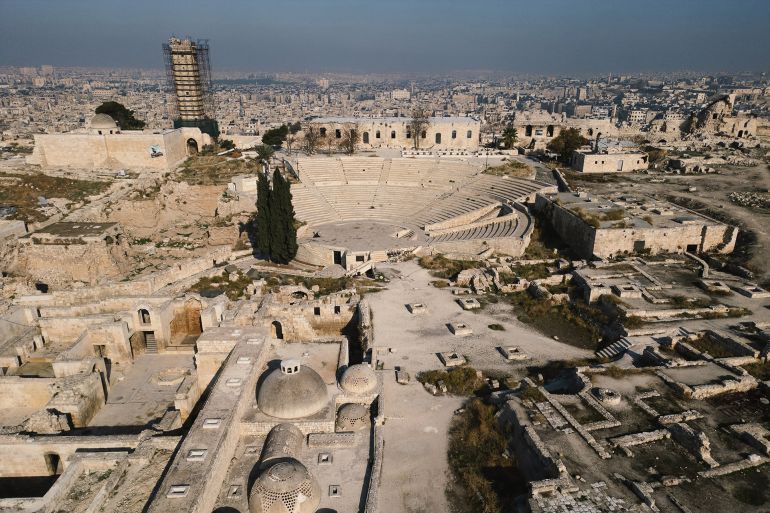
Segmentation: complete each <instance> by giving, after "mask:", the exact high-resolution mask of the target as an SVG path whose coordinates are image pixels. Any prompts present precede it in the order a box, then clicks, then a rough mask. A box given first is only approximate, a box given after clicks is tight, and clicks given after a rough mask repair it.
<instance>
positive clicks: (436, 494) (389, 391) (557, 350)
mask: <svg viewBox="0 0 770 513" xmlns="http://www.w3.org/2000/svg"><path fill="white" fill-rule="evenodd" d="M378 270H380V271H384V272H386V273H387V274H393V275H394V276H393V278H392V279H391V282H390V283H389V284H388V285H389V286H388V288H387V289H386V290H384V291H382V292H377V293H375V294H371V295H369V296H367V297H368V300H369V301H370V303H371V305H372V312H373V315H374V327H375V333H374V340H375V347H376V348H377V351H378V353H377V358H379V359H380V360H381V361H383V362H384V365H385V369H386V370H390V371H393V370H394V369H395V367H403V368H404V369H405V370H406V371H408V372H409V373H410V374H411V376H412V380H411V382H410V384H409V385H405V386H404V385H398V384H397V383H396V382H395V376H394V374H392V373H388V374H386V376H387V377H386V379H385V383H384V387H385V390H384V397H385V411H384V414H385V425H384V436H385V452H384V459H383V469H382V486H381V488H380V494H381V495H380V499H379V504H380V508H381V510H382V511H383V512H384V513H389V512H393V513H395V512H398V513H404V512H414V513H417V512H434V511H435V512H438V511H448V507H447V504H446V500H445V497H444V489H445V487H446V482H447V481H446V480H447V473H448V465H447V457H446V454H447V429H448V427H449V423H450V421H451V419H452V414H453V411H454V410H455V409H456V408H458V407H459V406H460V405H461V404H462V402H463V400H464V398H461V397H451V396H445V397H433V396H431V395H430V394H428V392H426V391H425V390H424V389H423V387H422V386H421V385H420V384H419V383H417V382H416V380H415V379H414V377H415V376H416V375H417V373H418V372H420V371H424V370H432V369H439V368H442V367H443V366H442V365H441V363H440V362H439V360H438V358H437V357H436V354H435V353H436V352H439V351H447V350H456V351H458V352H460V353H461V354H464V355H466V356H467V358H468V360H469V362H470V365H472V366H474V367H476V368H478V369H483V370H489V371H494V372H497V373H517V372H519V373H520V372H522V371H523V367H524V366H525V365H526V364H510V363H508V362H506V361H505V360H504V359H503V358H502V356H501V355H500V354H499V353H498V352H497V350H496V347H497V346H499V345H517V346H519V347H520V348H521V349H522V350H523V351H524V352H526V353H528V354H530V355H532V356H533V357H534V358H536V359H551V360H561V359H571V358H581V357H586V356H590V353H589V352H588V351H584V350H580V349H577V348H574V347H571V346H567V345H565V344H561V343H559V342H556V341H554V340H551V339H549V338H546V337H543V336H542V335H539V334H537V333H534V332H532V331H529V330H527V329H526V328H525V327H523V326H522V325H520V324H518V323H517V322H516V321H515V320H514V319H512V318H511V317H510V315H509V314H508V315H503V314H500V313H498V314H496V315H494V314H491V313H490V312H488V311H482V312H479V313H474V312H466V311H464V310H462V309H461V308H460V306H459V305H458V304H457V303H456V302H455V299H456V298H455V296H453V295H452V294H451V293H450V292H449V291H448V290H446V289H437V288H435V287H433V286H431V285H430V282H431V281H433V280H435V278H434V277H433V276H431V275H430V274H429V273H428V271H426V270H424V269H422V268H421V267H419V266H418V265H417V264H416V263H415V262H412V261H410V262H404V263H401V264H396V265H380V266H378ZM414 302H421V303H424V304H426V305H427V306H428V311H427V312H426V313H425V314H421V315H412V314H410V313H409V312H408V310H407V309H406V308H405V306H404V305H405V304H406V303H414ZM449 322H464V323H465V324H467V325H468V326H470V327H471V328H472V329H473V331H474V334H473V335H471V336H468V337H456V336H454V335H452V334H451V333H450V332H449V330H448V329H447V327H446V324H447V323H449ZM489 324H502V325H503V326H505V331H493V330H490V329H489V328H488V327H487V326H488V325H489ZM385 348H391V349H392V351H393V352H386V351H387V350H386V349H385ZM428 480H432V481H433V483H432V484H431V485H427V484H426V483H427V481H428Z"/></svg>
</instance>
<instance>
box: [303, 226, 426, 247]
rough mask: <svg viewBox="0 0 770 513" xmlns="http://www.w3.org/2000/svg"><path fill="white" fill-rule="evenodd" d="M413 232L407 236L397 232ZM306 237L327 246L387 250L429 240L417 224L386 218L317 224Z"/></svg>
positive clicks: (412, 245) (416, 244) (417, 244)
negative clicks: (410, 224) (388, 220)
mask: <svg viewBox="0 0 770 513" xmlns="http://www.w3.org/2000/svg"><path fill="white" fill-rule="evenodd" d="M404 231H412V232H413V234H412V235H410V236H407V237H401V238H399V237H397V236H396V233H398V232H404ZM312 233H317V234H318V237H314V236H312V235H311V236H310V237H308V239H306V240H312V241H313V242H314V243H317V244H322V245H325V246H334V247H343V248H347V249H348V250H350V251H380V250H386V249H398V248H411V247H414V246H419V245H421V244H423V243H425V240H426V239H425V235H424V233H423V231H422V230H421V229H419V228H418V227H417V226H408V225H407V224H396V223H388V222H383V221H367V220H362V221H339V222H334V223H326V224H321V225H315V226H313V227H312Z"/></svg>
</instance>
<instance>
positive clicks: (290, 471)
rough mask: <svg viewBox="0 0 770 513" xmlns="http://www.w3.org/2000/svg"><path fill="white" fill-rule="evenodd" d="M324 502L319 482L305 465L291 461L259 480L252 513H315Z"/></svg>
mask: <svg viewBox="0 0 770 513" xmlns="http://www.w3.org/2000/svg"><path fill="white" fill-rule="evenodd" d="M320 501H321V487H320V486H319V485H318V482H317V481H316V480H315V478H314V477H313V476H311V475H310V472H308V470H307V468H306V467H305V466H304V465H303V464H302V463H300V462H299V461H297V460H295V459H289V460H286V461H281V462H279V463H276V464H275V465H272V466H271V467H269V468H267V469H266V470H265V471H264V472H262V473H261V474H260V475H259V476H258V477H257V479H256V481H254V486H253V487H252V488H251V493H250V494H249V512H250V513H315V511H316V508H317V507H318V503H319V502H320Z"/></svg>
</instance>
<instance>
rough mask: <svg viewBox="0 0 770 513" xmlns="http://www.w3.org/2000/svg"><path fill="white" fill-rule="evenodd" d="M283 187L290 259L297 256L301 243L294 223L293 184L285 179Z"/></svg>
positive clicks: (287, 247) (287, 248)
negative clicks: (298, 242) (299, 243)
mask: <svg viewBox="0 0 770 513" xmlns="http://www.w3.org/2000/svg"><path fill="white" fill-rule="evenodd" d="M283 189H284V192H283V202H284V216H285V217H284V219H285V222H286V230H285V232H286V255H287V256H288V258H289V260H292V259H293V258H294V257H295V256H297V250H298V249H299V245H298V244H297V227H296V226H295V224H294V205H293V204H292V202H291V200H292V197H291V184H290V183H289V182H288V181H286V180H284V187H283Z"/></svg>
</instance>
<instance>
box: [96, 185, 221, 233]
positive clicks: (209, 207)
mask: <svg viewBox="0 0 770 513" xmlns="http://www.w3.org/2000/svg"><path fill="white" fill-rule="evenodd" d="M224 189H225V187H224V186H223V185H190V184H188V183H186V182H166V183H164V184H163V185H162V186H161V189H160V191H159V192H158V194H157V195H156V196H155V198H153V199H152V200H142V201H125V202H122V203H121V204H120V205H115V207H114V208H113V210H112V211H111V212H110V213H109V214H108V218H107V219H108V221H110V222H117V223H120V224H121V226H122V227H123V229H124V230H125V231H126V233H129V234H131V235H132V236H134V237H138V238H141V237H152V236H154V235H156V234H157V233H158V232H159V231H161V230H163V229H166V228H169V227H174V226H178V225H180V224H192V223H194V221H195V220H196V218H198V219H202V218H206V219H213V218H214V217H215V216H216V215H217V207H218V202H219V200H220V198H221V196H222V192H223V191H224Z"/></svg>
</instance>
